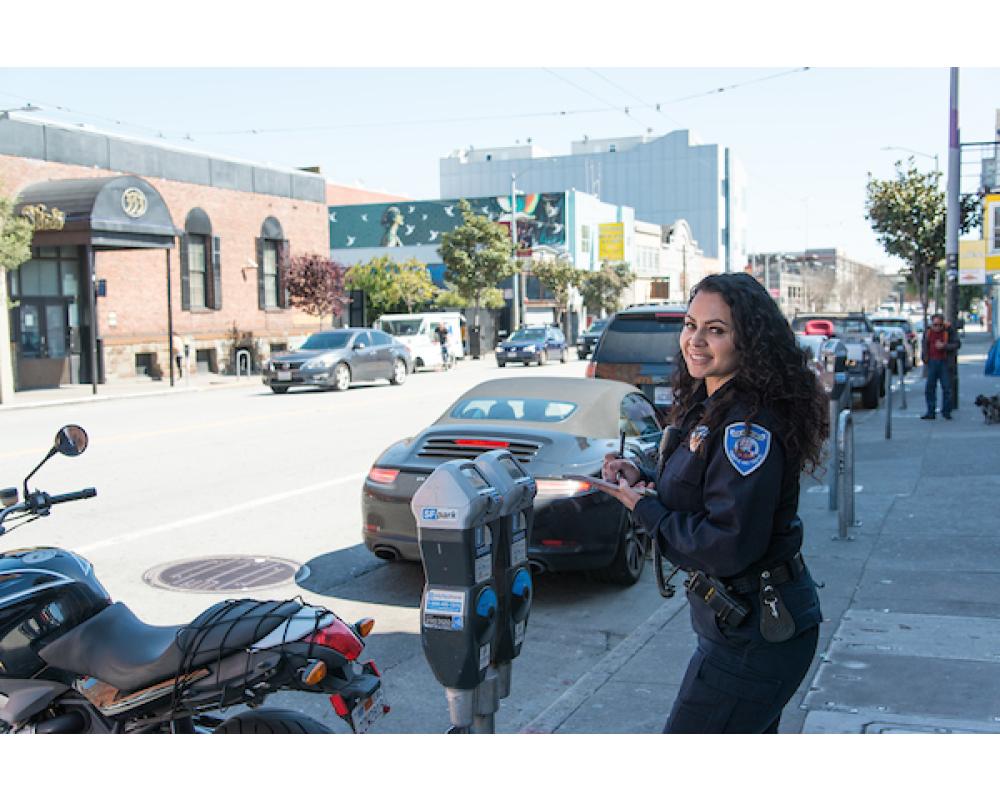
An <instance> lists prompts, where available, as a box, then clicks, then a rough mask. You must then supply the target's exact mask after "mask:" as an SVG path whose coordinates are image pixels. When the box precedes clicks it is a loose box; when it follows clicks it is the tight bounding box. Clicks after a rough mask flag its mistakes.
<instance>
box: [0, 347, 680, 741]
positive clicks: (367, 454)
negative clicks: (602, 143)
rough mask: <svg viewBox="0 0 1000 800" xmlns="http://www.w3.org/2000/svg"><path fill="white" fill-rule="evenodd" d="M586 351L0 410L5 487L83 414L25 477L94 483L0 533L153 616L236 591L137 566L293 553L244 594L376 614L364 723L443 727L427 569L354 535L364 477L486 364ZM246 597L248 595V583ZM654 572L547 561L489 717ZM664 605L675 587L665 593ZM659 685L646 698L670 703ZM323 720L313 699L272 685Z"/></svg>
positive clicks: (635, 602) (598, 631) (625, 615)
mask: <svg viewBox="0 0 1000 800" xmlns="http://www.w3.org/2000/svg"><path fill="white" fill-rule="evenodd" d="M583 370H584V364H583V363H581V362H578V361H575V360H574V361H571V362H570V363H568V364H565V365H562V364H550V365H548V366H546V367H544V368H538V367H530V368H523V367H518V366H512V367H508V368H507V369H506V370H503V371H501V370H498V369H497V368H496V366H495V363H494V362H493V360H492V359H484V360H482V361H466V362H463V363H460V364H459V365H458V367H457V368H456V369H455V370H453V371H451V372H449V373H443V372H441V373H438V372H424V373H419V374H417V375H412V376H410V378H409V380H408V381H407V382H406V383H405V384H404V385H403V386H401V387H391V386H389V385H388V384H385V383H382V382H379V383H377V384H373V385H360V386H356V387H354V388H352V389H351V390H349V391H348V392H346V393H326V392H318V391H293V392H290V393H288V394H286V395H282V396H279V395H275V394H272V393H271V392H270V391H268V390H267V389H266V388H265V387H264V386H262V385H259V384H255V385H250V386H246V387H241V388H227V389H221V390H217V391H206V392H198V393H187V394H177V395H174V396H166V397H164V396H156V397H148V398H142V399H131V400H121V401H114V402H106V403H89V404H79V405H72V406H61V407H52V408H39V409H25V410H19V411H17V412H15V413H9V414H4V415H3V417H2V418H0V469H2V470H3V472H4V475H5V476H6V477H4V478H2V479H0V483H2V484H4V485H14V484H15V483H18V484H20V483H21V481H22V479H23V476H24V475H26V474H27V473H28V472H29V471H30V469H31V468H32V467H34V465H35V464H36V463H37V461H38V460H39V459H40V458H41V457H42V456H43V455H44V454H45V452H46V450H47V448H48V447H49V445H50V443H51V441H52V436H53V435H54V434H55V432H56V430H58V428H59V427H60V426H61V425H63V424H66V423H70V422H73V423H77V424H80V425H82V426H83V427H84V428H86V430H87V431H88V433H89V434H90V447H89V449H88V450H87V452H86V453H85V454H83V455H82V456H80V457H78V458H66V457H63V456H57V457H55V458H53V459H52V461H50V462H49V463H48V464H47V465H46V466H45V467H44V468H43V469H42V471H41V472H40V473H39V474H38V475H36V476H35V478H34V479H32V484H31V485H32V488H42V489H45V490H46V491H49V492H52V493H55V492H65V491H71V490H74V489H79V488H82V487H84V486H95V487H97V490H98V496H97V497H96V498H94V499H92V500H86V501H81V502H77V503H72V504H66V505H62V506H59V507H57V508H56V509H54V510H53V513H52V515H51V517H49V518H48V519H43V520H39V521H38V522H36V523H33V524H30V525H27V526H25V527H23V528H21V529H19V530H16V531H13V532H12V533H10V534H9V535H7V536H5V537H4V540H3V545H4V549H13V548H15V547H22V546H34V545H42V544H45V545H52V546H58V547H63V548H66V549H70V550H73V551H75V552H77V553H80V554H81V555H83V556H85V557H86V558H88V559H90V560H91V561H92V562H93V563H94V566H95V569H96V571H97V575H98V577H99V578H100V580H101V581H102V582H103V583H104V585H105V586H106V587H107V588H108V590H109V591H110V593H111V595H112V597H113V598H114V599H116V600H120V601H122V602H125V603H127V604H128V605H129V606H130V607H131V608H132V610H133V611H134V612H135V613H136V614H137V615H138V616H139V617H140V618H141V619H143V620H144V621H146V622H148V623H151V624H161V625H165V624H171V625H174V624H183V623H186V622H188V621H190V620H191V619H193V618H194V617H195V616H196V615H197V614H198V613H200V612H201V611H203V610H204V609H205V608H207V607H208V606H210V605H211V604H213V603H215V602H217V601H219V600H221V599H224V598H226V597H231V596H239V595H238V594H236V593H233V592H226V593H223V594H213V593H210V592H203V591H197V592H194V591H177V590H167V589H164V588H161V587H158V586H154V585H150V583H148V582H147V580H145V579H144V576H147V574H148V573H149V572H150V571H151V570H154V569H155V568H158V567H163V566H165V565H169V564H173V563H174V562H178V561H183V560H189V559H200V558H211V557H218V556H236V555H242V556H255V557H277V558H281V559H287V560H290V561H292V562H295V563H296V564H297V565H304V566H306V567H308V570H301V571H300V572H299V573H298V578H297V580H296V581H290V582H288V583H286V584H284V585H280V586H275V587H273V588H269V589H262V590H259V591H258V592H256V593H254V594H253V595H252V596H256V597H258V598H260V599H278V598H283V597H289V596H295V595H300V596H301V597H303V598H304V599H305V600H307V601H309V602H314V603H319V604H323V605H327V606H329V607H330V608H332V609H333V610H334V611H336V612H337V613H338V614H339V615H340V616H342V617H344V618H345V619H346V620H348V621H354V620H355V619H358V618H360V617H363V616H371V617H374V618H375V620H376V626H375V631H374V633H373V634H372V636H371V637H370V638H369V646H368V653H369V655H371V656H372V657H373V658H374V659H375V660H376V662H377V663H378V664H379V666H380V668H381V669H382V671H383V678H384V683H385V686H386V690H387V693H388V699H389V702H390V703H391V705H392V707H393V711H392V713H390V714H389V716H388V717H386V718H385V719H384V720H383V721H382V722H381V723H380V724H379V725H378V726H377V727H376V729H375V730H376V732H397V733H398V732H440V731H444V730H445V729H446V728H447V726H448V714H447V706H446V704H445V700H444V692H443V689H441V687H440V686H439V685H438V684H437V683H436V682H435V680H434V678H433V676H432V674H431V672H430V670H429V668H428V667H427V664H426V661H425V660H424V657H423V653H422V650H421V647H420V641H419V622H418V613H417V612H418V606H419V603H420V593H421V589H422V586H423V572H422V569H421V567H420V565H418V564H386V563H385V562H382V561H379V560H378V559H376V558H375V557H374V556H372V555H371V554H370V553H369V552H368V550H367V549H366V548H365V547H364V545H363V544H362V543H361V533H360V530H361V512H360V497H361V482H362V479H363V477H364V475H365V474H366V473H367V471H368V468H369V467H370V465H371V464H372V462H373V461H374V459H375V458H376V457H377V456H378V454H379V453H380V452H382V450H384V449H385V448H386V447H387V446H388V445H389V444H391V443H392V442H394V441H396V440H398V439H400V438H404V437H406V436H409V435H413V434H414V433H416V432H417V431H419V430H420V429H421V428H423V427H424V426H426V425H428V424H430V423H431V422H433V421H434V420H435V419H436V418H437V417H438V416H439V415H440V414H441V413H442V412H443V411H444V410H445V408H447V406H448V405H449V404H450V402H451V401H452V400H454V399H455V398H456V397H457V396H458V395H459V394H460V393H461V392H462V391H464V390H465V389H467V388H469V387H470V386H473V385H475V384H476V383H479V382H480V381H482V380H485V379H488V378H497V377H515V376H516V377H520V376H522V375H539V376H542V375H544V376H549V375H574V376H582V375H583ZM245 596H251V595H245ZM661 602H662V601H661V600H660V598H659V596H658V594H657V593H656V590H655V586H654V583H653V578H652V571H651V570H649V569H647V570H646V572H645V573H644V575H643V579H642V581H641V583H640V584H639V585H638V586H636V587H633V588H631V589H621V588H615V587H609V586H605V585H602V584H599V583H594V582H591V581H589V580H588V579H586V577H584V576H582V575H557V576H543V577H541V578H540V579H538V580H537V581H536V598H535V603H534V606H533V611H532V617H531V620H530V624H529V627H528V632H527V637H526V643H525V646H524V650H523V652H522V656H521V658H520V659H518V661H517V662H515V668H514V680H513V684H514V686H513V691H512V694H511V697H510V698H509V699H508V700H506V701H504V704H503V706H502V708H501V712H500V714H498V716H497V721H496V722H497V730H498V731H516V730H519V729H520V728H521V727H523V726H524V725H526V724H528V723H529V722H530V721H531V720H533V719H535V718H536V717H537V716H538V715H539V714H541V713H542V712H543V711H544V710H545V709H546V708H548V707H549V706H550V705H551V704H552V703H554V702H556V701H557V700H558V699H559V697H560V696H561V695H562V694H563V693H564V692H566V691H567V690H568V689H569V688H570V687H572V686H573V684H574V683H575V682H576V681H577V680H578V679H579V678H580V676H581V675H583V674H584V673H586V672H587V670H588V669H590V668H591V667H592V666H593V665H594V664H595V663H596V662H597V661H599V659H600V658H601V657H602V656H603V655H604V654H606V653H607V652H608V651H609V650H610V649H611V648H613V647H614V646H615V645H616V644H617V643H618V642H620V641H622V640H623V639H624V638H625V637H626V636H627V635H628V634H629V633H630V632H631V631H632V630H633V629H634V628H635V626H637V625H639V624H640V623H641V622H642V621H643V620H645V619H646V618H647V617H648V616H649V615H650V614H651V613H652V612H653V611H654V610H655V609H657V608H660V607H661ZM671 602H678V603H679V601H677V600H675V601H671ZM670 700H671V698H667V697H665V698H654V699H651V702H657V703H660V704H662V705H663V708H664V714H666V711H667V708H668V707H669V702H670ZM268 705H269V706H271V705H285V706H289V707H296V708H300V709H302V710H305V711H307V712H308V713H310V714H312V715H314V716H316V717H317V718H320V719H322V720H323V721H325V722H326V723H327V724H329V725H330V726H331V727H333V728H334V729H335V730H338V731H344V730H346V727H345V726H344V725H343V724H342V723H341V722H340V721H339V720H337V719H336V717H335V716H334V715H333V713H332V710H331V709H330V707H329V705H328V703H327V701H326V699H325V698H324V697H317V696H309V695H301V694H282V695H278V696H276V697H274V698H273V699H272V700H269V703H268Z"/></svg>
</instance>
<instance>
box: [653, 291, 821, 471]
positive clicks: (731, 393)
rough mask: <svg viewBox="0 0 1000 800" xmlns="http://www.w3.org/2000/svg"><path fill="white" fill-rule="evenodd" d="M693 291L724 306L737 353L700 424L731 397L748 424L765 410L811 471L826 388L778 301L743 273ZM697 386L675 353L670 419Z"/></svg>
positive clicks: (794, 457)
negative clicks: (744, 410) (744, 409)
mask: <svg viewBox="0 0 1000 800" xmlns="http://www.w3.org/2000/svg"><path fill="white" fill-rule="evenodd" d="M698 292H713V293H715V294H718V295H720V296H721V297H722V299H723V300H724V301H725V302H726V305H728V306H729V310H730V311H731V312H732V315H733V328H734V330H733V343H734V345H735V347H736V356H737V367H736V374H735V375H734V376H733V377H732V378H731V379H730V380H729V381H728V382H727V383H726V384H725V385H724V386H723V387H722V390H725V391H724V394H723V395H722V396H721V397H720V398H719V399H720V400H722V402H721V403H713V404H712V407H711V408H710V410H709V412H708V414H707V415H706V417H705V419H704V420H702V422H703V424H705V425H706V426H708V428H709V429H712V430H714V429H715V428H716V427H717V426H718V423H719V421H720V420H721V419H722V418H723V417H724V416H725V415H726V414H727V413H728V409H729V407H730V406H731V405H732V403H733V402H734V401H735V400H736V398H739V399H740V400H742V401H744V402H747V403H748V404H749V407H750V410H749V413H748V414H747V423H748V424H749V423H750V422H752V421H753V418H754V416H755V415H756V414H757V413H758V412H759V411H761V410H762V409H768V410H769V411H771V412H772V413H773V414H774V415H775V416H776V417H777V419H778V420H779V423H778V424H779V426H780V429H779V430H778V431H776V433H777V435H778V437H779V439H780V441H781V443H782V445H783V447H784V449H785V453H786V455H787V457H788V458H789V459H790V460H791V461H792V463H793V464H795V465H796V466H797V467H798V470H802V469H805V470H807V471H808V472H809V473H810V474H814V473H815V472H816V469H817V468H818V467H820V466H821V463H822V452H823V443H824V442H825V441H826V439H827V437H828V436H829V433H830V419H829V410H828V404H827V398H826V393H825V392H824V391H823V388H822V386H821V385H820V383H819V381H818V380H817V378H816V375H815V373H814V372H813V371H812V370H811V369H810V368H809V364H808V356H807V355H806V353H805V351H804V350H802V349H801V348H800V347H799V346H798V343H797V342H796V341H795V334H794V333H792V329H791V327H790V326H789V324H788V321H787V320H786V319H785V317H784V316H783V315H782V313H781V310H780V309H779V308H778V304H777V303H775V302H774V300H773V299H772V298H771V296H770V295H769V294H768V293H767V291H766V290H765V289H764V287H763V286H762V285H761V284H760V283H759V282H758V281H756V280H755V279H754V278H752V277H751V276H750V275H747V274H746V273H726V274H720V275H709V276H708V277H707V278H704V279H703V280H701V281H700V282H699V283H698V284H697V285H696V286H695V287H694V288H693V289H692V290H691V297H690V300H693V299H694V297H695V295H696V294H698ZM690 300H689V302H690ZM700 385H701V381H700V380H696V379H695V378H692V377H691V374H690V373H689V372H688V370H687V365H686V364H685V363H684V359H683V358H679V359H678V366H677V371H676V372H675V373H674V379H673V387H674V406H673V412H672V419H673V421H674V423H675V424H677V423H679V422H680V420H681V419H682V418H683V417H684V414H685V413H686V412H687V410H688V409H689V408H690V406H691V405H692V401H693V397H694V394H695V392H696V391H697V390H698V388H699V386H700ZM722 390H720V391H722Z"/></svg>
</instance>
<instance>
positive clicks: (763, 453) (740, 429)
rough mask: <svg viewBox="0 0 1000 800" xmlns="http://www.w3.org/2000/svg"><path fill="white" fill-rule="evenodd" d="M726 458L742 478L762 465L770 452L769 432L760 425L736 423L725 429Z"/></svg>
mask: <svg viewBox="0 0 1000 800" xmlns="http://www.w3.org/2000/svg"><path fill="white" fill-rule="evenodd" d="M725 450H726V458H728V459H729V463H730V464H732V465H733V467H734V468H735V470H736V471H737V472H738V473H740V475H742V476H743V477H744V478H745V477H746V476H747V475H749V474H750V473H751V472H753V471H754V470H755V469H757V467H759V466H760V465H761V464H763V463H764V459H765V458H767V454H768V453H769V452H770V450H771V432H770V431H769V430H768V429H767V428H765V427H763V426H761V425H751V426H750V430H749V431H747V426H746V423H743V422H736V423H733V424H732V425H729V426H727V427H726V439H725Z"/></svg>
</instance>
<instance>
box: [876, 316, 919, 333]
mask: <svg viewBox="0 0 1000 800" xmlns="http://www.w3.org/2000/svg"><path fill="white" fill-rule="evenodd" d="M872 325H882V326H884V327H892V326H895V327H897V328H902V329H903V330H904V331H911V330H913V326H912V325H910V321H909V320H908V319H903V318H902V317H872Z"/></svg>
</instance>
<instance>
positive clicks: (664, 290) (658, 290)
mask: <svg viewBox="0 0 1000 800" xmlns="http://www.w3.org/2000/svg"><path fill="white" fill-rule="evenodd" d="M649 297H650V299H651V300H668V299H669V298H670V279H669V278H666V279H664V280H660V281H650V284H649Z"/></svg>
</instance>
